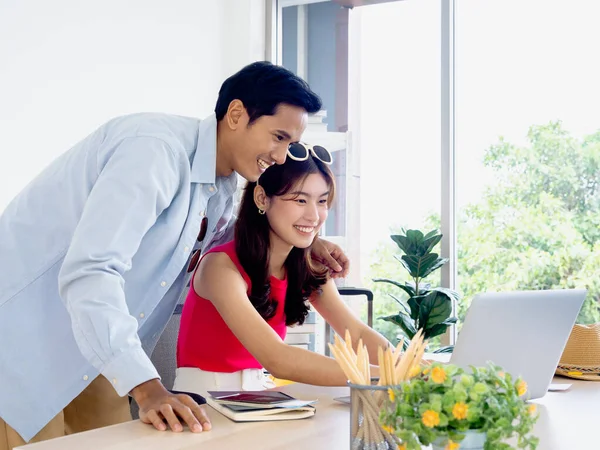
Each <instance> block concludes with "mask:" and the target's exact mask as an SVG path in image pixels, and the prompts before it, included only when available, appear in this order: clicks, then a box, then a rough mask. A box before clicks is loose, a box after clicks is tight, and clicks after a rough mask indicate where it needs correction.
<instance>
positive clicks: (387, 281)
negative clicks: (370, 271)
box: [373, 278, 415, 297]
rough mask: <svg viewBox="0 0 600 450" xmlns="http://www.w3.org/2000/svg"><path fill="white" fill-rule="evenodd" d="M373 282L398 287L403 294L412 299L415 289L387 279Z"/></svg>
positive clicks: (376, 279)
mask: <svg viewBox="0 0 600 450" xmlns="http://www.w3.org/2000/svg"><path fill="white" fill-rule="evenodd" d="M373 281H375V282H377V283H389V284H393V285H394V286H396V287H399V288H400V289H402V290H403V291H404V292H406V293H407V294H408V296H409V297H412V296H413V295H415V289H414V288H413V287H412V286H410V285H406V284H402V283H400V282H398V281H395V280H390V279H389V278H374V279H373Z"/></svg>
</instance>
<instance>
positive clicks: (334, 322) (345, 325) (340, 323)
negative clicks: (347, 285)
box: [312, 279, 391, 364]
mask: <svg viewBox="0 0 600 450" xmlns="http://www.w3.org/2000/svg"><path fill="white" fill-rule="evenodd" d="M322 289H323V292H322V294H320V295H319V294H317V293H315V294H314V297H313V298H314V300H313V302H312V305H313V306H314V308H315V309H316V310H317V311H318V312H319V314H321V316H323V318H324V319H325V320H326V321H327V323H329V325H331V327H332V328H333V329H334V331H335V332H336V333H337V334H339V335H340V336H341V337H342V338H343V337H344V336H345V333H346V330H348V331H349V332H350V336H351V337H352V348H354V351H356V347H357V345H358V340H359V339H362V341H363V344H364V345H366V346H367V350H368V351H369V359H370V362H371V364H378V361H377V349H378V347H382V348H383V349H385V348H387V347H388V346H390V345H391V344H390V342H389V341H388V340H387V339H386V338H384V337H383V336H382V335H381V334H379V333H378V332H377V331H375V330H373V329H372V328H369V327H368V326H367V325H366V324H365V323H364V322H362V321H361V320H359V319H358V318H357V317H356V316H355V315H354V314H353V313H352V311H351V310H350V308H348V306H347V305H346V303H344V301H343V300H342V298H341V297H340V294H339V292H338V290H337V287H336V285H335V283H334V281H333V280H332V279H329V280H328V281H327V283H325V284H324V285H323V287H322Z"/></svg>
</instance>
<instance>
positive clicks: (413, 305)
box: [408, 295, 425, 322]
mask: <svg viewBox="0 0 600 450" xmlns="http://www.w3.org/2000/svg"><path fill="white" fill-rule="evenodd" d="M424 298H425V296H423V295H415V296H414V297H411V298H409V299H408V306H409V307H410V318H411V319H412V320H413V321H415V322H416V321H417V320H419V310H420V309H421V302H422V301H423V299H424Z"/></svg>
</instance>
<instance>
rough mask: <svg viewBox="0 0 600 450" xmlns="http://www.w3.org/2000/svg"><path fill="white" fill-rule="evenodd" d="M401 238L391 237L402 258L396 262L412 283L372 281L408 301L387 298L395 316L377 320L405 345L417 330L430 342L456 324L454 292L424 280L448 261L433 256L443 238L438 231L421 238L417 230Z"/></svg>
mask: <svg viewBox="0 0 600 450" xmlns="http://www.w3.org/2000/svg"><path fill="white" fill-rule="evenodd" d="M402 233H403V234H398V235H392V236H391V238H392V240H393V241H394V242H395V243H396V244H397V245H398V247H399V248H400V250H402V251H403V252H404V254H403V255H402V256H401V257H399V256H396V259H397V260H398V261H399V262H400V264H402V267H404V268H405V269H406V270H407V271H408V273H409V274H410V277H411V278H412V282H406V283H401V282H399V281H395V280H390V279H387V278H376V279H374V280H373V281H376V282H383V283H390V284H393V285H394V286H396V287H398V288H400V289H401V290H402V291H404V293H405V294H406V295H407V296H408V298H407V299H401V298H400V297H398V296H396V295H393V294H390V296H391V297H392V298H393V299H394V300H396V302H398V304H399V305H400V310H399V311H398V314H393V315H391V316H386V317H380V319H383V320H387V321H388V322H393V323H395V324H396V325H398V326H399V327H400V328H401V329H402V332H403V334H404V335H405V336H406V337H407V338H408V339H406V340H405V345H407V344H408V342H409V340H411V339H412V338H413V337H414V335H415V334H416V333H417V331H418V330H419V329H423V332H424V337H425V339H426V340H429V339H431V338H433V337H435V336H438V335H440V334H443V333H445V332H446V329H447V328H448V326H450V325H451V324H453V323H455V322H456V318H455V317H450V316H451V315H452V300H455V301H458V300H459V298H460V296H459V294H458V293H457V292H455V291H453V290H451V289H447V288H442V287H434V288H432V287H431V284H429V283H425V282H424V281H423V280H424V279H425V278H426V277H427V276H428V275H430V274H431V273H432V272H434V271H435V270H437V269H439V268H440V267H442V266H443V265H444V264H446V263H447V262H448V258H441V257H440V256H439V255H438V254H437V253H434V252H433V249H434V247H435V246H436V245H437V244H438V243H439V242H440V241H441V239H442V234H440V233H438V231H437V230H433V231H430V232H429V233H427V234H425V235H424V234H423V233H422V232H421V231H419V230H404V229H403V230H402ZM451 350H452V347H444V348H442V349H440V350H438V352H440V351H451Z"/></svg>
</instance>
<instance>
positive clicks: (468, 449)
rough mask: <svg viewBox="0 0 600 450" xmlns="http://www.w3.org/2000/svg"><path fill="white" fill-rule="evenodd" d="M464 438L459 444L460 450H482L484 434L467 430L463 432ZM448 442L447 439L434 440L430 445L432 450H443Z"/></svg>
mask: <svg viewBox="0 0 600 450" xmlns="http://www.w3.org/2000/svg"><path fill="white" fill-rule="evenodd" d="M464 434H465V438H464V439H463V440H462V441H461V442H460V447H459V449H460V450H483V445H484V444H485V441H486V438H487V437H486V434H485V433H484V432H482V431H479V430H467V431H465V432H464ZM447 442H448V439H447V438H439V439H436V441H435V442H433V443H432V444H431V448H432V449H433V450H444V449H445V448H446V444H447Z"/></svg>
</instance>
